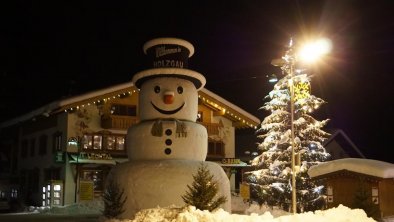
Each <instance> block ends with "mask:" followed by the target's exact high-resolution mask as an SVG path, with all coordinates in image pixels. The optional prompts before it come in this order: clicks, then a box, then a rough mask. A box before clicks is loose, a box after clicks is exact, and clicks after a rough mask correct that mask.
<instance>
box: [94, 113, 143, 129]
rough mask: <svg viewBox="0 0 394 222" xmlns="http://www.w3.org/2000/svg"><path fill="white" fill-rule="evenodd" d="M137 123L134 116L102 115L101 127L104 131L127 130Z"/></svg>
mask: <svg viewBox="0 0 394 222" xmlns="http://www.w3.org/2000/svg"><path fill="white" fill-rule="evenodd" d="M137 121H138V119H137V117H135V116H118V115H102V116H101V127H102V128H104V129H120V130H127V129H128V128H129V127H130V126H132V125H134V124H136V123H137Z"/></svg>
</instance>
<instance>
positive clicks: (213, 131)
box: [101, 115, 219, 136]
mask: <svg viewBox="0 0 394 222" xmlns="http://www.w3.org/2000/svg"><path fill="white" fill-rule="evenodd" d="M137 122H138V119H137V117H135V116H117V115H102V116H101V127H102V128H104V129H128V128H129V127H130V126H132V125H134V124H136V123H137ZM198 123H200V124H201V125H203V126H205V128H207V132H208V135H209V136H211V135H219V123H204V122H198Z"/></svg>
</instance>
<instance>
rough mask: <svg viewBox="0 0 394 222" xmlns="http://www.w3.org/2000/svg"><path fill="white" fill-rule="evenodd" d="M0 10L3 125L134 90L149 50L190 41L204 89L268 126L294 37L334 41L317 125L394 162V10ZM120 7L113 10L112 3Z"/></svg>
mask: <svg viewBox="0 0 394 222" xmlns="http://www.w3.org/2000/svg"><path fill="white" fill-rule="evenodd" d="M5 2H8V1H4V2H2V3H0V4H1V5H0V10H1V11H0V14H1V21H0V24H1V26H0V28H1V31H0V33H1V35H0V47H1V48H0V55H1V65H0V83H1V88H0V99H1V103H0V112H1V117H0V122H2V121H5V120H7V119H10V118H12V117H15V116H18V115H21V114H25V113H27V112H29V111H31V110H33V109H34V108H38V107H40V106H43V105H45V104H47V103H50V102H52V101H55V100H59V99H62V98H67V97H69V96H73V95H78V94H80V93H84V92H89V91H92V90H96V89H100V88H104V87H108V86H111V85H114V84H119V83H124V82H128V81H131V79H132V76H133V74H135V73H136V72H138V71H142V70H144V69H146V68H148V67H147V66H145V62H146V61H145V56H144V54H143V51H142V46H143V44H144V43H145V42H146V41H148V40H150V39H153V38H157V37H178V38H183V39H185V40H187V41H189V42H191V43H192V44H193V45H194V47H195V54H194V55H193V57H191V59H190V60H189V68H190V69H193V70H195V71H198V72H200V73H202V74H203V75H204V76H205V77H206V79H207V85H206V88H207V89H209V90H211V91H213V92H214V93H216V94H218V95H220V96H222V97H224V98H225V99H226V100H228V101H230V102H233V103H234V104H236V105H237V106H239V107H242V108H243V109H245V110H246V111H248V112H250V113H251V114H253V115H255V116H257V117H258V118H260V119H261V120H263V118H264V117H265V116H266V115H267V113H266V112H264V111H262V110H259V108H260V107H261V106H263V105H264V102H265V100H264V97H265V96H266V95H267V93H268V92H269V91H270V90H271V89H272V87H273V85H272V84H270V83H268V81H267V80H268V79H267V78H266V76H267V75H269V74H273V73H276V74H280V71H279V70H278V69H277V68H275V67H273V66H272V65H270V62H271V60H272V59H275V58H279V57H280V56H282V55H283V52H284V46H285V45H287V43H288V41H289V39H290V37H291V36H292V37H294V39H295V41H297V39H303V38H304V37H305V36H309V37H312V36H316V37H327V38H330V39H331V40H332V42H333V51H332V52H331V54H330V55H329V56H327V57H326V58H325V60H324V61H322V62H321V63H320V64H319V65H316V66H315V67H313V68H311V69H310V73H311V74H312V75H313V77H312V94H314V95H316V96H318V97H320V98H322V99H324V100H325V101H326V102H327V104H325V105H324V106H323V107H321V108H320V109H319V110H318V112H317V113H316V114H315V115H314V116H315V117H316V118H317V119H320V120H322V119H325V118H329V119H330V122H329V124H328V126H327V127H326V128H325V129H326V130H328V129H342V130H344V132H345V133H346V134H347V135H348V136H349V137H350V138H351V140H352V141H353V142H354V143H355V144H356V145H357V146H358V147H359V148H360V149H361V150H362V151H363V152H364V153H365V154H366V155H367V157H369V158H372V159H380V160H385V161H389V162H394V157H392V156H390V154H389V152H390V151H391V152H392V149H393V148H394V145H393V144H392V138H391V137H392V136H394V130H393V129H392V126H393V125H394V117H393V115H394V110H393V106H394V103H393V101H394V98H393V96H394V94H393V92H392V90H393V89H394V83H393V82H394V81H393V75H394V70H393V67H394V66H393V65H394V13H393V12H394V3H393V2H392V1H389V0H387V1H380V0H374V1H372V0H368V1H367V0H353V1H350V0H337V1H321V0H310V1H284V0H275V1H261V0H256V1H249V0H247V1H231V0H228V1H225V0H220V1H121V2H118V1H75V2H74V1H10V2H12V3H9V2H8V3H5ZM115 2H117V3H115Z"/></svg>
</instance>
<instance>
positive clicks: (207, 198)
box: [182, 163, 227, 211]
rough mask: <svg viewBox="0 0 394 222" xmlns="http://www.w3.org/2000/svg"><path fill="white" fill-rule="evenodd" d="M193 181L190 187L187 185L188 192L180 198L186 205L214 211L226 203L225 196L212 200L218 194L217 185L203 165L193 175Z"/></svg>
mask: <svg viewBox="0 0 394 222" xmlns="http://www.w3.org/2000/svg"><path fill="white" fill-rule="evenodd" d="M193 179H194V180H193V183H192V186H190V185H187V188H188V189H189V190H188V191H186V194H185V195H183V196H182V199H183V201H184V202H185V203H186V204H187V205H192V206H195V207H196V208H197V209H200V210H208V211H214V210H215V209H217V208H218V207H219V206H220V205H221V204H223V203H225V202H226V201H227V198H226V197H225V196H220V197H218V198H217V199H216V200H214V198H215V197H216V196H217V193H218V185H217V182H216V181H213V175H211V174H210V172H209V170H208V169H207V166H206V165H205V164H204V163H201V166H200V167H199V168H198V171H197V174H195V175H193Z"/></svg>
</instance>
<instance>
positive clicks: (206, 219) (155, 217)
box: [105, 205, 375, 222]
mask: <svg viewBox="0 0 394 222" xmlns="http://www.w3.org/2000/svg"><path fill="white" fill-rule="evenodd" d="M159 221H160V222H216V221H221V222H224V221H225V222H315V221H319V222H349V221H357V222H372V221H375V220H374V219H372V218H370V217H367V215H366V213H365V212H364V211H363V210H360V209H350V208H348V207H345V206H343V205H339V206H338V207H336V208H331V209H328V210H324V211H320V210H319V211H315V212H306V213H301V214H294V215H293V214H290V215H282V216H278V217H274V216H273V215H272V214H271V213H270V212H268V211H267V212H265V213H262V214H257V213H251V214H250V215H241V214H230V213H228V212H227V211H224V210H222V209H218V210H216V211H214V212H209V211H201V210H198V209H196V208H195V207H193V206H188V207H183V208H177V207H175V206H174V207H168V208H160V207H157V208H151V209H146V210H142V211H140V212H138V213H137V215H136V217H135V218H134V219H133V220H127V219H124V220H118V219H109V220H105V222H159Z"/></svg>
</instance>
